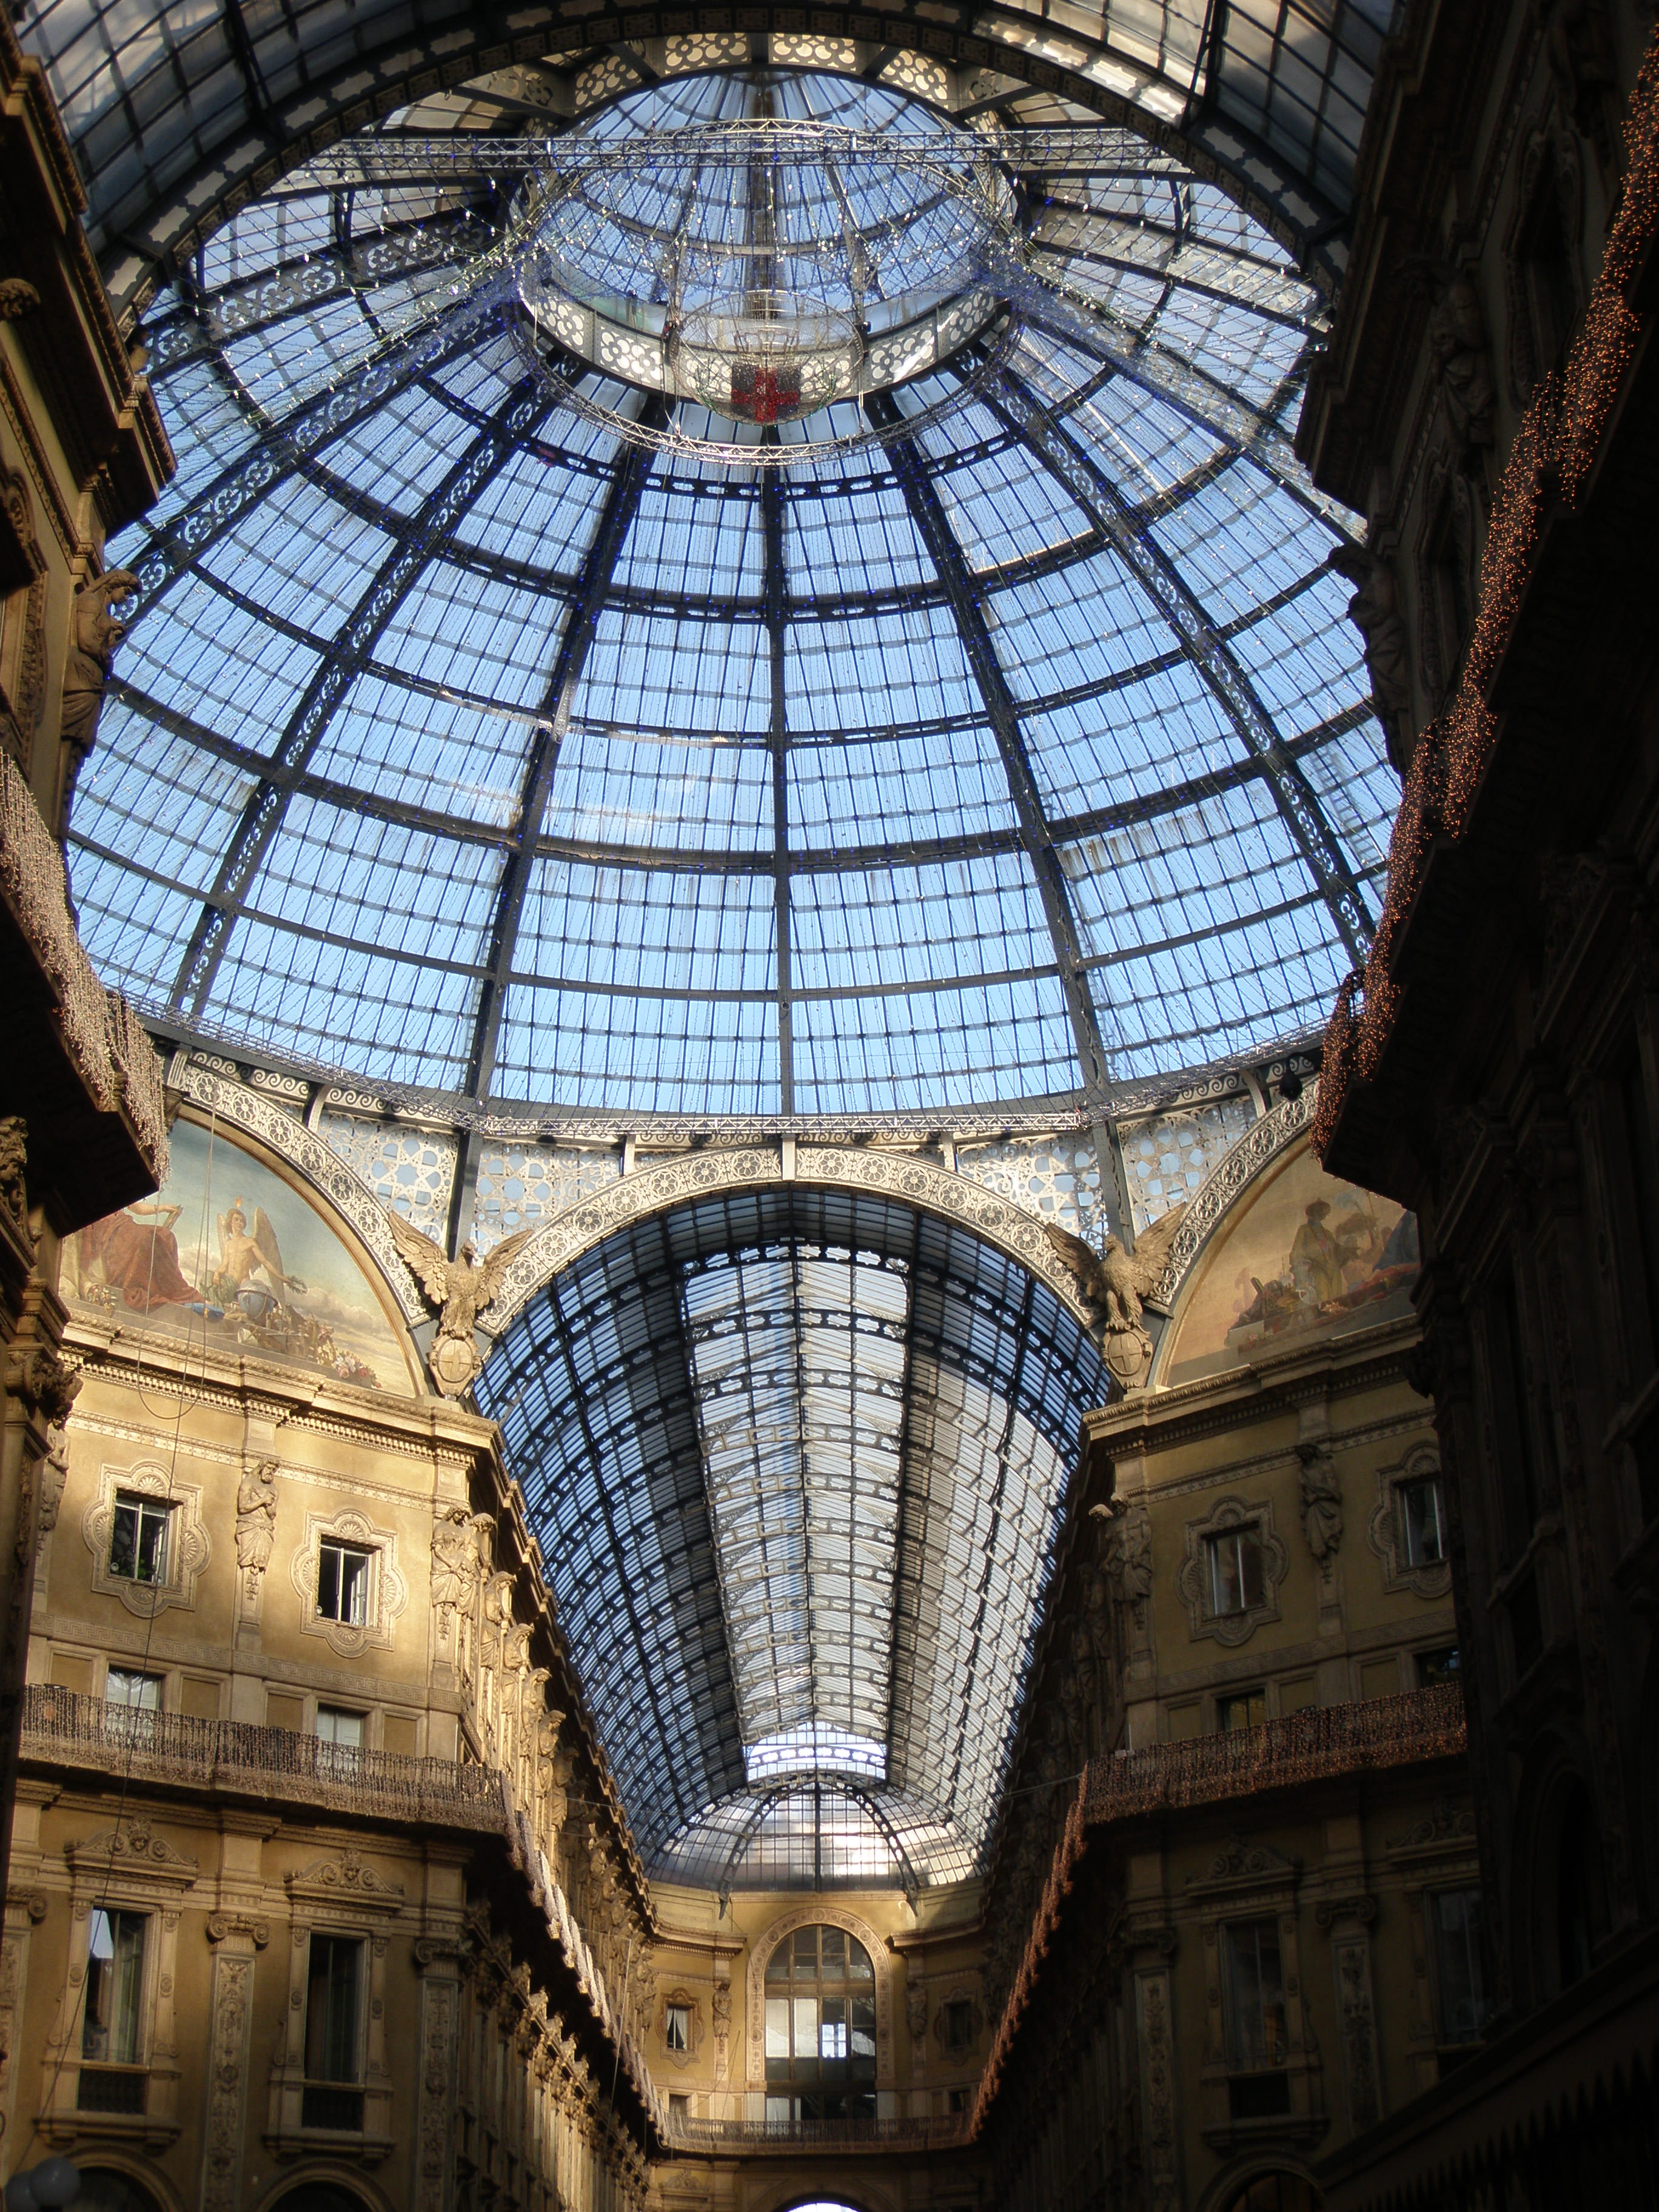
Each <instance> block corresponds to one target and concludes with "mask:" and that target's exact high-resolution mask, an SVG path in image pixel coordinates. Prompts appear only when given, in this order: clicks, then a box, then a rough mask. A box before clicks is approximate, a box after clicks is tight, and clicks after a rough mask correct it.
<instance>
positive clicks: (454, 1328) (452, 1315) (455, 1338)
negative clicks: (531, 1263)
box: [386, 1206, 536, 1398]
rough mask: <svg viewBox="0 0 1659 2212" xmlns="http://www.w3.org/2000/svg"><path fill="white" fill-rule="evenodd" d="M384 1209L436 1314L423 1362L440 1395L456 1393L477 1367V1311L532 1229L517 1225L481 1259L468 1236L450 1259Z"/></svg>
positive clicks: (487, 1303)
mask: <svg viewBox="0 0 1659 2212" xmlns="http://www.w3.org/2000/svg"><path fill="white" fill-rule="evenodd" d="M386 1219H387V1220H388V1221H389V1222H390V1223H391V1224H392V1239H393V1241H394V1243H396V1244H397V1247H398V1251H399V1252H400V1253H402V1255H403V1256H404V1261H405V1262H406V1263H407V1265H408V1267H409V1270H410V1273H411V1274H412V1275H413V1276H414V1277H415V1279H416V1281H417V1282H418V1283H419V1284H420V1285H421V1288H422V1290H423V1291H425V1292H426V1297H427V1303H428V1305H430V1306H431V1307H432V1308H433V1309H434V1310H435V1312H436V1313H437V1316H438V1334H437V1335H436V1336H435V1338H434V1340H433V1345H432V1349H431V1351H430V1352H428V1354H427V1362H426V1364H427V1365H428V1368H429V1369H430V1370H431V1374H432V1379H433V1381H434V1382H435V1383H436V1384H437V1386H438V1388H439V1389H440V1390H441V1392H442V1393H443V1395H444V1396H445V1397H446V1398H459V1397H460V1396H461V1395H462V1394H463V1393H464V1392H465V1391H467V1390H470V1389H471V1388H472V1385H473V1384H474V1383H476V1382H477V1379H478V1376H479V1375H480V1374H481V1373H482V1372H483V1360H482V1359H481V1358H479V1357H478V1347H477V1345H476V1344H475V1343H474V1342H473V1340H472V1333H473V1330H474V1329H475V1328H477V1324H478V1316H479V1315H480V1314H482V1313H484V1312H487V1311H488V1310H489V1307H491V1306H492V1305H494V1304H495V1297H496V1293H497V1292H498V1291H500V1289H501V1279H502V1277H503V1276H504V1275H505V1274H506V1273H507V1267H508V1265H509V1263H510V1262H511V1261H512V1259H513V1255H514V1253H516V1252H517V1251H518V1250H519V1249H520V1247H521V1246H523V1245H526V1244H527V1243H529V1242H530V1240H531V1238H532V1237H533V1236H534V1235H535V1233H536V1231H535V1230H534V1228H530V1229H521V1230H520V1231H519V1232H518V1234H517V1235H516V1236H515V1237H503V1238H502V1239H501V1243H499V1244H497V1245H496V1246H495V1249H494V1250H493V1251H492V1252H491V1253H490V1255H489V1258H488V1259H486V1260H484V1261H480V1260H479V1258H478V1252H477V1246H476V1245H475V1244H473V1243H471V1240H469V1241H468V1242H467V1243H465V1244H463V1245H462V1247H461V1250H460V1256H459V1259H454V1260H451V1259H447V1258H446V1257H445V1255H444V1250H443V1247H442V1246H441V1244H435V1243H433V1241H432V1239H431V1238H430V1237H423V1236H422V1234H421V1232H420V1231H419V1230H418V1229H416V1228H414V1227H413V1226H412V1225H410V1223H409V1222H407V1221H405V1220H404V1217H403V1216H402V1214H401V1213H398V1212H396V1211H395V1210H394V1209H393V1208H392V1207H391V1206H387V1208H386Z"/></svg>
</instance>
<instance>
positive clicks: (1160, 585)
mask: <svg viewBox="0 0 1659 2212" xmlns="http://www.w3.org/2000/svg"><path fill="white" fill-rule="evenodd" d="M987 404H988V405H990V406H991V407H992V408H993V409H994V411H995V412H996V413H997V414H999V415H1000V416H1001V417H1002V419H1003V420H1004V421H1005V422H1007V423H1008V424H1009V426H1010V427H1011V428H1013V429H1016V430H1018V433H1019V435H1020V436H1021V437H1022V438H1023V439H1024V441H1025V442H1026V444H1027V445H1028V446H1029V447H1030V448H1031V451H1032V452H1033V453H1035V454H1036V456H1037V458H1038V459H1040V460H1041V461H1042V464H1043V465H1044V467H1045V468H1047V469H1048V471H1050V473H1051V474H1052V475H1054V477H1057V478H1058V479H1059V481H1060V483H1063V484H1064V485H1065V486H1066V489H1067V490H1068V491H1069V492H1070V493H1071V494H1072V495H1073V498H1074V499H1075V500H1076V501H1078V503H1079V506H1080V507H1082V508H1083V510H1084V512H1085V513H1086V514H1087V515H1088V516H1089V517H1090V518H1091V520H1092V521H1093V522H1094V523H1095V525H1096V526H1097V528H1098V529H1100V530H1101V531H1102V532H1103V533H1104V534H1105V535H1106V537H1107V538H1109V540H1110V542H1111V544H1112V547H1113V550H1115V552H1116V554H1117V555H1118V557H1119V558H1120V559H1121V561H1122V562H1123V564H1124V566H1125V567H1126V568H1127V569H1128V570H1129V572H1130V574H1132V575H1133V577H1134V579H1135V580H1136V582H1137V583H1138V584H1139V586H1140V587H1141V589H1142V590H1143V591H1144V592H1146V594H1147V596H1148V598H1149V599H1152V602H1153V604H1154V605H1156V606H1157V608H1158V611H1159V612H1160V614H1162V615H1163V617H1164V620H1165V621H1166V622H1168V623H1170V626H1171V627H1172V628H1173V629H1175V631H1176V634H1177V635H1179V636H1180V637H1181V639H1182V641H1183V643H1184V644H1185V645H1186V647H1187V648H1188V652H1189V653H1190V654H1191V656H1192V658H1193V660H1194V664H1195V665H1197V666H1198V668H1199V669H1200V671H1202V673H1203V675H1204V678H1205V680H1206V683H1207V684H1209V686H1210V689H1211V690H1212V692H1213V693H1214V695H1215V696H1216V698H1217V699H1218V702H1220V704H1221V706H1222V708H1224V710H1225V713H1226V714H1227V717H1228V719H1229V720H1230V721H1231V723H1232V726H1233V727H1234V729H1235V731H1236V732H1237V734H1238V737H1239V738H1240V740H1241V742H1242V743H1243V744H1244V746H1245V747H1246V748H1247V750H1249V753H1250V754H1251V756H1252V757H1254V758H1255V760H1256V761H1257V762H1258V763H1260V765H1261V773H1262V774H1263V775H1264V776H1265V777H1266V779H1267V784H1268V786H1269V787H1270V789H1271V790H1272V792H1273V799H1274V801H1275V803H1276V804H1277V805H1278V807H1279V812H1280V813H1281V814H1282V815H1283V817H1284V818H1285V823H1287V825H1288V826H1289V828H1290V830H1291V835H1292V836H1293V837H1294V838H1295V840H1296V842H1297V845H1298V846H1299V848H1301V851H1302V854H1303V858H1304V860H1305V861H1306V863H1307V865H1308V867H1309V870H1310V872H1311V874H1312V876H1313V878H1314V881H1315V883H1316V884H1317V886H1318V889H1319V894H1320V896H1321V897H1322V899H1323V901H1324V902H1325V904H1326V906H1327V907H1328V909H1329V911H1330V915H1331V919H1332V921H1334V923H1335V925H1336V927H1337V930H1338V932H1339V933H1340V936H1341V939H1342V941H1343V943H1344V945H1346V947H1347V949H1348V951H1349V953H1350V954H1351V955H1352V959H1353V963H1354V965H1355V966H1356V967H1361V966H1363V965H1364V959H1365V955H1366V952H1367V951H1368V950H1369V948H1370V941H1371V935H1372V932H1373V929H1374V927H1375V924H1374V923H1373V921H1372V919H1371V915H1370V910H1369V908H1367V907H1366V904H1365V902H1364V896H1362V894H1361V892H1360V889H1359V885H1358V881H1357V880H1356V878H1355V876H1354V873H1353V871H1352V867H1351V866H1349V864H1348V862H1347V860H1346V857H1345V856H1344V854H1343V853H1342V850H1341V848H1340V845H1339V844H1338V843H1337V841H1336V839H1335V837H1334V836H1333V835H1332V833H1331V830H1330V828H1329V825H1328V823H1327V822H1326V820H1325V817H1324V816H1323V815H1322V812H1321V811H1320V808H1319V802H1318V799H1317V798H1316V795H1315V793H1314V789H1313V786H1312V785H1311V784H1310V782H1309V781H1308V779H1307V776H1306V775H1305V774H1304V771H1303V770H1302V769H1301V768H1300V767H1299V766H1298V765H1297V763H1296V762H1295V761H1294V760H1293V759H1292V758H1291V756H1290V753H1289V751H1288V750H1287V749H1286V746H1285V740H1284V738H1282V737H1281V736H1280V734H1279V729H1278V727H1277V726H1276V725H1275V723H1274V722H1273V718H1272V716H1271V715H1270V714H1268V712H1267V708H1265V707H1264V706H1263V705H1262V703H1261V699H1260V697H1259V696H1257V693H1256V690H1255V685H1254V684H1252V683H1251V681H1250V678H1249V674H1248V673H1247V671H1246V670H1245V669H1244V667H1243V664H1242V663H1241V662H1240V660H1239V659H1238V658H1237V655H1236V654H1235V653H1234V652H1233V650H1232V647H1231V645H1229V644H1228V642H1227V641H1226V640H1225V638H1224V637H1222V635H1220V633H1219V632H1218V630H1217V629H1216V628H1215V626H1214V624H1213V623H1212V622H1211V621H1210V618H1209V617H1208V616H1207V615H1206V613H1205V611H1204V609H1203V607H1202V605H1201V604H1200V601H1199V599H1197V597H1196V595H1195V594H1194V592H1192V591H1191V590H1190V589H1189V588H1188V585H1187V584H1186V582H1185V581H1184V580H1183V579H1182V575H1181V573H1180V570H1179V569H1178V568H1176V564H1175V563H1174V562H1173V561H1171V560H1170V556H1169V555H1168V554H1167V553H1165V552H1164V550H1163V548H1162V547H1161V546H1160V545H1159V544H1158V541H1157V539H1156V538H1154V537H1152V534H1151V533H1150V532H1144V531H1142V530H1141V529H1140V528H1139V527H1138V526H1137V525H1136V524H1135V522H1134V520H1133V517H1132V516H1131V515H1130V513H1129V512H1128V510H1127V507H1126V506H1125V503H1124V501H1123V499H1122V496H1121V494H1120V493H1119V491H1118V489H1117V487H1116V485H1115V484H1114V483H1112V481H1111V479H1110V477H1108V476H1107V475H1106V473H1105V471H1103V469H1102V468H1100V466H1099V465H1098V464H1097V462H1095V461H1094V460H1093V459H1091V457H1090V455H1089V454H1088V453H1086V452H1085V450H1084V448H1083V447H1082V446H1080V445H1079V443H1078V441H1077V440H1076V439H1074V438H1073V436H1072V435H1071V433H1070V432H1069V430H1067V429H1066V427H1065V425H1064V424H1063V423H1062V422H1060V421H1059V420H1058V419H1057V418H1056V416H1054V414H1052V413H1051V412H1050V410H1048V408H1047V407H1045V406H1044V405H1043V404H1042V401H1041V400H1040V399H1039V398H1037V397H1036V394H1035V393H1034V392H1032V391H1031V390H1030V388H1029V386H1026V385H1024V384H1023V383H1022V382H1021V381H1020V380H1019V379H1018V377H1016V376H1013V375H1012V374H1009V373H1008V372H1007V371H1006V369H1004V370H1000V371H999V372H998V374H997V378H996V384H995V389H994V392H993V393H992V394H991V396H990V398H988V400H987Z"/></svg>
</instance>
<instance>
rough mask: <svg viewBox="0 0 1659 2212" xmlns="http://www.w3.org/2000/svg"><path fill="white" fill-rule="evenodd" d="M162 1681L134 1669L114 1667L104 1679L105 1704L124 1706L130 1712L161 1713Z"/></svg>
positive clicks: (155, 1675)
mask: <svg viewBox="0 0 1659 2212" xmlns="http://www.w3.org/2000/svg"><path fill="white" fill-rule="evenodd" d="M162 1679H163V1678H162V1677H161V1675H160V1674H140V1673H139V1672H138V1670H137V1668H134V1667H112V1668H110V1670H109V1672H108V1673H107V1674H106V1675H105V1677H104V1703H105V1704H106V1705H121V1706H124V1707H125V1709H126V1710H127V1711H129V1712H135V1713H159V1712H160V1711H161V1682H162Z"/></svg>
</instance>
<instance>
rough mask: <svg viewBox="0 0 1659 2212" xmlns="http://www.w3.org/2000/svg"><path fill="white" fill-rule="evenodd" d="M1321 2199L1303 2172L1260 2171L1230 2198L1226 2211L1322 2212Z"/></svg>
mask: <svg viewBox="0 0 1659 2212" xmlns="http://www.w3.org/2000/svg"><path fill="white" fill-rule="evenodd" d="M1320 2201H1321V2200H1320V2197H1319V2194H1318V2192H1317V2191H1316V2189H1315V2188H1314V2185H1313V2184H1312V2183H1311V2182H1310V2181H1304V2179H1303V2178H1302V2176H1301V2175H1300V2174H1299V2173H1258V2174H1257V2176H1256V2178H1255V2180H1254V2181H1247V2182H1246V2183H1245V2185H1244V2186H1243V2189H1241V2190H1240V2191H1239V2192H1238V2194H1237V2197H1229V2198H1228V2199H1227V2203H1226V2212H1319V2205H1320Z"/></svg>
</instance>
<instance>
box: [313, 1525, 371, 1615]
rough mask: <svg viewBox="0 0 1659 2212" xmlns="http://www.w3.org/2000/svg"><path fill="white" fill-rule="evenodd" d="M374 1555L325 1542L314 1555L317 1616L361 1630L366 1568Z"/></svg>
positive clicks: (365, 1608)
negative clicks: (315, 1563) (315, 1558)
mask: <svg viewBox="0 0 1659 2212" xmlns="http://www.w3.org/2000/svg"><path fill="white" fill-rule="evenodd" d="M373 1558H374V1553H372V1552H365V1551H364V1550H362V1548H361V1547H360V1546H358V1545H356V1544H337V1543H334V1542H332V1541H330V1540H327V1539H325V1541H324V1542H323V1544H322V1546H321V1547H320V1549H319V1552H318V1554H317V1613H318V1617H319V1619H320V1620H338V1621H343V1622H344V1623H345V1624H346V1625H347V1626H350V1627H353V1628H361V1627H362V1624H363V1622H364V1621H365V1620H367V1619H368V1569H369V1562H370V1561H371V1559H373Z"/></svg>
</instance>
